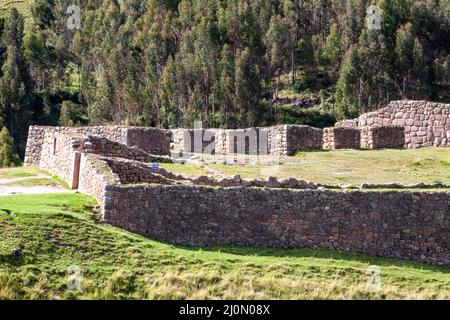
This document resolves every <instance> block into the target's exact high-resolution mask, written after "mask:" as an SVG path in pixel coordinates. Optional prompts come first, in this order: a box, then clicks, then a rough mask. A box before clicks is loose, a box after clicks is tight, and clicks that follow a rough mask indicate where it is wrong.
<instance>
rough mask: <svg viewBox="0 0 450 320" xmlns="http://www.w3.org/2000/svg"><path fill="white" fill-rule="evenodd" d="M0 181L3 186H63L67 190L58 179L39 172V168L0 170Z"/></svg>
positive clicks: (45, 172)
mask: <svg viewBox="0 0 450 320" xmlns="http://www.w3.org/2000/svg"><path fill="white" fill-rule="evenodd" d="M0 179H4V180H6V181H4V182H3V185H4V186H17V187H35V186H52V187H54V186H59V185H61V186H64V187H66V188H68V189H69V186H68V185H67V183H66V182H64V181H63V180H61V179H60V178H59V177H57V176H55V175H52V174H50V173H49V172H47V171H44V170H41V169H40V168H39V167H35V166H33V167H17V168H7V169H0Z"/></svg>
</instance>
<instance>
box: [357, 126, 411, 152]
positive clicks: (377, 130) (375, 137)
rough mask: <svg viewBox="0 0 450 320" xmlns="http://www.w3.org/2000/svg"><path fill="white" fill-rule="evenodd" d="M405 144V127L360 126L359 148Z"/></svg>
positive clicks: (397, 146) (401, 145)
mask: <svg viewBox="0 0 450 320" xmlns="http://www.w3.org/2000/svg"><path fill="white" fill-rule="evenodd" d="M404 146H405V127H403V126H381V125H376V126H371V127H363V128H361V148H366V149H381V148H403V147H404Z"/></svg>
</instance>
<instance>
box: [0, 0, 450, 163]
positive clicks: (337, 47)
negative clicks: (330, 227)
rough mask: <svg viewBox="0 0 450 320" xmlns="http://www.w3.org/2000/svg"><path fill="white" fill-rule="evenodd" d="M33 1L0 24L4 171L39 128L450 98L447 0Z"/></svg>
mask: <svg viewBox="0 0 450 320" xmlns="http://www.w3.org/2000/svg"><path fill="white" fill-rule="evenodd" d="M27 2H30V11H31V12H30V14H29V17H28V18H24V13H23V12H20V11H19V10H17V9H16V8H12V9H11V10H8V12H7V13H6V14H3V17H2V18H0V65H1V72H0V128H1V129H2V131H1V132H2V133H1V135H0V139H1V140H2V141H0V165H2V163H5V165H6V166H8V165H11V164H14V163H17V162H18V161H19V160H18V157H17V156H16V153H17V154H19V155H20V156H21V157H23V153H24V147H25V140H26V136H27V130H28V126H29V125H30V124H39V125H61V126H79V125H98V124H125V125H138V126H155V127H161V128H174V127H190V126H192V124H193V122H194V121H196V120H201V121H203V124H204V126H205V127H221V128H236V127H246V126H266V125H272V124H276V123H286V124H289V123H292V124H307V125H312V126H316V127H326V126H332V125H333V124H334V123H335V121H336V120H339V119H344V118H354V117H356V116H358V115H359V114H361V113H364V112H368V111H371V110H375V109H377V108H381V107H384V106H385V105H386V104H387V103H388V102H389V101H391V100H398V99H420V100H432V101H440V102H450V41H449V40H450V1H449V0H379V1H371V0H84V1H79V0H78V1H77V0H34V1H27ZM71 5H75V6H78V7H79V8H80V14H81V15H80V19H79V20H80V21H79V27H80V28H78V26H77V27H76V28H71V27H70V26H73V25H74V24H73V19H74V16H73V13H70V12H68V10H67V8H68V7H69V6H71ZM371 5H377V6H378V7H379V8H380V9H381V11H380V27H379V28H375V29H373V28H370V27H369V24H370V23H371V19H370V18H369V19H368V15H369V14H370V12H368V8H369V7H370V6H371ZM75 20H76V19H75ZM75 25H77V24H76V23H75ZM8 159H9V160H8Z"/></svg>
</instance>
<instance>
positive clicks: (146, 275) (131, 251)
mask: <svg viewBox="0 0 450 320" xmlns="http://www.w3.org/2000/svg"><path fill="white" fill-rule="evenodd" d="M95 205H96V203H95V201H94V200H93V199H91V198H89V197H87V196H84V195H81V194H56V195H39V196H10V197H0V234H1V235H2V236H1V238H0V299H11V298H14V299H88V298H99V299H185V298H191V299H201V298H208V299H222V298H228V299H245V298H247V299H343V298H345V299H391V298H392V299H397V298H426V299H435V298H450V274H449V272H450V268H438V267H431V266H428V265H423V264H419V263H413V262H404V261H396V260H391V259H380V258H374V257H369V256H365V255H358V254H351V253H343V252H338V251H329V250H268V249H252V248H235V247H218V248H203V249H200V248H184V247H177V246H171V245H167V244H163V243H160V242H157V241H154V240H151V239H147V238H144V237H141V236H137V235H134V234H131V233H129V232H125V231H122V230H120V229H117V228H114V227H111V226H108V225H104V224H102V223H100V222H99V219H98V217H96V216H95V215H94V214H93V213H92V211H93V208H94V207H95ZM371 265H377V266H379V267H380V268H381V284H382V286H381V289H378V290H375V291H372V290H369V289H368V288H367V286H366V281H367V279H368V274H367V269H368V267H369V266H371ZM70 266H79V267H80V269H81V272H82V280H81V288H82V290H75V291H73V290H67V286H66V283H67V269H68V267H70Z"/></svg>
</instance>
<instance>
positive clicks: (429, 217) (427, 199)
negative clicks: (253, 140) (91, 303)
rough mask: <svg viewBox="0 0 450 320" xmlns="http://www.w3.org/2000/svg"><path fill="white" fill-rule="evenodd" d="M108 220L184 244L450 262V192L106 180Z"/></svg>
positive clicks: (439, 262) (129, 228) (135, 230)
mask: <svg viewBox="0 0 450 320" xmlns="http://www.w3.org/2000/svg"><path fill="white" fill-rule="evenodd" d="M104 201H105V203H104V219H105V221H106V222H107V223H110V224H112V225H115V226H118V227H121V228H124V229H127V230H129V231H132V232H137V233H140V234H143V235H146V236H150V237H153V238H156V239H158V240H161V241H165V242H168V243H173V244H178V245H189V246H211V245H243V246H258V247H270V248H315V249H317V248H330V249H341V250H347V251H355V252H361V253H367V254H373V255H379V256H384V257H393V258H401V259H412V260H418V261H424V262H428V263H432V264H449V263H450V207H449V204H450V193H445V192H442V193H431V192H415V193H410V192H376V191H373V192H371V191H369V192H360V191H354V192H333V191H317V190H316V191H314V190H282V189H258V188H247V187H235V188H212V187H201V186H184V185H176V186H161V185H139V186H123V185H122V186H121V185H108V186H107V187H106V191H105V197H104Z"/></svg>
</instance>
